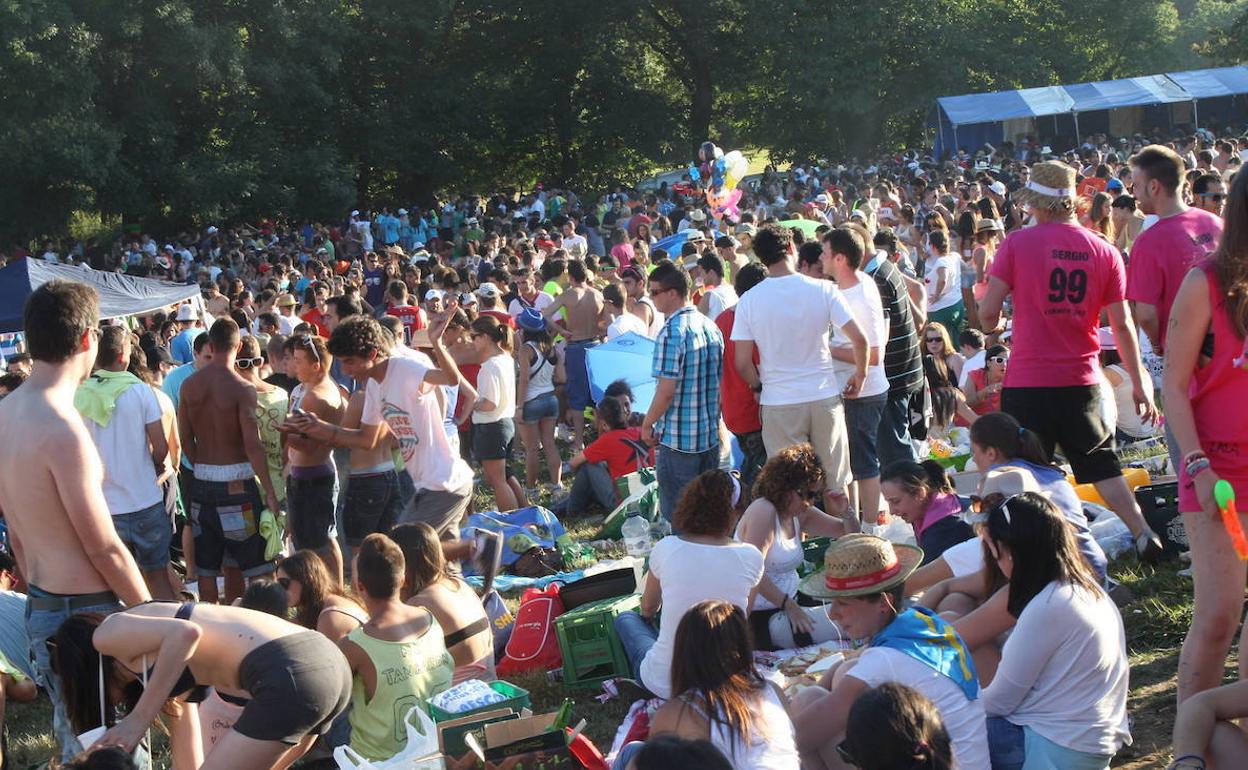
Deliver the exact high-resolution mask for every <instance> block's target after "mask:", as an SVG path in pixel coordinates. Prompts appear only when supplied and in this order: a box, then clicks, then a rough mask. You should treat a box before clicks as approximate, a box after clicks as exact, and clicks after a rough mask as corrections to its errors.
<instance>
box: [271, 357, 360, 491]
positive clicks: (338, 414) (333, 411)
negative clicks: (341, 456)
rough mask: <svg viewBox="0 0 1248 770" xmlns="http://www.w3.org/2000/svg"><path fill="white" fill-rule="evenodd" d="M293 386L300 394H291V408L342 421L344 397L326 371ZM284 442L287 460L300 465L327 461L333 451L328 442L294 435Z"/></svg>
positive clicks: (333, 420)
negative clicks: (312, 380)
mask: <svg viewBox="0 0 1248 770" xmlns="http://www.w3.org/2000/svg"><path fill="white" fill-rule="evenodd" d="M297 390H298V391H299V394H300V395H299V398H298V399H296V398H295V396H294V394H291V403H290V407H291V409H292V410H293V409H302V410H303V411H305V412H307V413H309V414H314V415H316V416H317V417H319V418H320V419H322V420H324V421H325V422H328V423H330V424H332V425H337V424H338V423H339V422H341V421H342V414H343V412H344V411H346V400H345V399H344V398H343V397H342V392H341V391H339V390H338V385H337V384H336V383H335V382H334V381H333V379H332V378H331V377H330V376H329V375H325V376H324V377H322V378H321V381H320V382H318V383H316V384H314V385H308V384H306V383H304V384H303V385H302V386H301V387H300V388H298V389H297ZM362 409H363V407H362V406H361V410H362ZM288 445H289V447H290V464H291V465H292V466H296V467H300V468H303V467H312V466H317V465H324V464H325V463H327V462H329V456H330V453H331V452H332V451H333V450H332V449H331V448H330V446H329V444H325V443H322V442H319V441H311V440H308V439H303V438H294V439H292V440H290V441H289V443H288Z"/></svg>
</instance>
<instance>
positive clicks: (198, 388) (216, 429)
mask: <svg viewBox="0 0 1248 770" xmlns="http://www.w3.org/2000/svg"><path fill="white" fill-rule="evenodd" d="M208 347H209V348H210V349H211V351H212V360H210V361H208V362H207V363H206V364H205V365H204V366H203V368H202V369H200V370H199V371H197V372H195V373H194V374H192V375H191V376H190V377H189V378H188V379H187V381H186V382H185V383H184V384H183V385H182V390H181V397H180V398H179V401H178V433H179V436H180V438H181V439H182V454H183V455H184V456H185V457H186V458H187V460H188V461H189V462H190V463H191V465H192V467H193V468H194V474H195V478H194V480H193V483H192V484H191V494H190V503H191V504H190V520H191V526H192V531H193V533H194V537H195V571H196V575H197V576H198V579H199V598H200V601H204V602H210V603H211V602H216V601H217V599H218V594H217V575H219V574H220V573H221V565H222V562H223V560H224V558H225V557H226V556H227V555H228V556H230V558H231V560H232V562H233V563H234V564H236V565H237V566H238V568H239V570H241V571H242V573H243V575H244V576H245V577H247V578H257V577H272V575H273V568H274V565H273V562H272V561H270V560H268V559H265V558H264V550H265V548H264V536H263V535H261V534H260V514H261V512H262V511H263V510H264V509H265V508H266V507H267V508H268V510H270V511H273V512H275V513H276V512H277V511H278V510H280V508H279V507H278V498H277V491H276V490H275V489H274V488H273V481H272V480H271V479H270V478H269V466H268V460H267V458H266V457H265V454H264V443H263V442H262V441H261V440H260V426H259V423H258V421H257V419H256V389H255V388H253V387H252V386H251V385H250V384H249V383H248V382H247V381H246V380H244V379H243V378H242V377H241V376H240V375H239V374H238V372H237V371H236V369H235V366H234V361H235V359H236V358H237V357H238V348H239V331H238V324H236V323H234V322H233V321H232V320H230V319H229V318H222V319H220V320H218V321H216V322H215V323H213V325H212V328H211V329H210V330H209V331H208ZM257 479H259V486H257V483H256V481H257ZM261 489H263V491H264V496H263V497H261V494H260V492H261ZM232 594H233V591H232V590H230V589H229V587H228V586H227V590H226V597H225V598H226V601H227V602H232V601H233V600H234V599H236V598H238V597H237V596H233V595H232Z"/></svg>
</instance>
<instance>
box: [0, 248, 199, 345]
mask: <svg viewBox="0 0 1248 770" xmlns="http://www.w3.org/2000/svg"><path fill="white" fill-rule="evenodd" d="M55 279H61V280H66V281H78V282H79V283H85V284H88V285H90V286H93V287H95V290H96V291H97V292H99V295H100V318H120V317H122V316H128V315H141V314H143V313H150V312H152V311H153V310H159V309H160V308H162V307H165V306H166V305H173V304H176V303H178V302H182V301H184V300H187V299H190V298H191V297H198V296H199V286H197V285H194V284H192V285H189V286H188V285H187V284H183V283H170V282H168V281H157V280H155V279H153V278H135V277H134V276H130V275H122V274H121V273H106V272H104V271H101V270H92V269H90V268H87V267H74V266H73V265H59V264H56V263H54V262H44V261H43V260H41V259H33V258H29V257H28V258H26V259H19V260H18V261H16V262H14V263H13V264H11V265H8V266H6V267H5V268H4V269H3V270H0V332H20V331H21V330H22V310H23V309H24V308H25V307H26V298H27V297H29V296H30V294H31V292H33V291H34V290H35V289H37V288H39V287H40V286H42V285H43V284H45V283H47V282H48V281H51V280H55Z"/></svg>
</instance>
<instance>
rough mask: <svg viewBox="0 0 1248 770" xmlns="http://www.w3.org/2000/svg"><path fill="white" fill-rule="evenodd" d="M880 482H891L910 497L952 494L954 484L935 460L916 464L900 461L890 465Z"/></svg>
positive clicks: (881, 475)
mask: <svg viewBox="0 0 1248 770" xmlns="http://www.w3.org/2000/svg"><path fill="white" fill-rule="evenodd" d="M880 481H881V482H884V481H891V482H893V483H895V484H897V485H898V486H899V487H901V489H902V491H904V492H905V493H906V494H908V495H915V496H918V495H919V494H920V493H922V494H925V495H935V494H938V493H941V492H952V491H953V482H951V481H950V480H949V474H947V473H945V468H944V466H942V465H941V464H940V463H938V462H936V461H935V460H924V461H923V462H921V463H916V462H913V461H911V460H898V461H897V462H895V463H891V464H889V466H888V467H887V468H885V469H884V472H883V473H881V474H880Z"/></svg>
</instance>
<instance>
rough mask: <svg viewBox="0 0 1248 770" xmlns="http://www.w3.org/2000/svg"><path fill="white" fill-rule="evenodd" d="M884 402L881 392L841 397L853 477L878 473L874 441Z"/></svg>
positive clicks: (863, 477)
mask: <svg viewBox="0 0 1248 770" xmlns="http://www.w3.org/2000/svg"><path fill="white" fill-rule="evenodd" d="M887 402H888V396H887V394H884V393H881V394H879V395H876V396H864V397H862V398H846V399H843V400H842V401H841V403H842V404H844V405H845V433H846V435H847V437H848V438H849V470H850V472H851V473H853V474H854V478H855V479H874V478H878V477H879V475H880V455H879V450H878V449H877V447H876V442H877V441H878V440H879V433H880V423H881V422H882V421H883V420H882V416H883V414H884V405H885V404H886V403H887Z"/></svg>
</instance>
